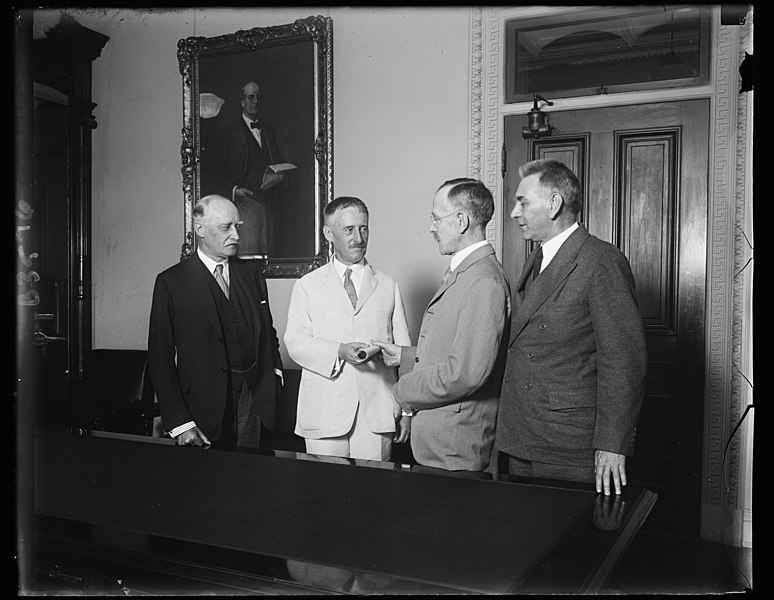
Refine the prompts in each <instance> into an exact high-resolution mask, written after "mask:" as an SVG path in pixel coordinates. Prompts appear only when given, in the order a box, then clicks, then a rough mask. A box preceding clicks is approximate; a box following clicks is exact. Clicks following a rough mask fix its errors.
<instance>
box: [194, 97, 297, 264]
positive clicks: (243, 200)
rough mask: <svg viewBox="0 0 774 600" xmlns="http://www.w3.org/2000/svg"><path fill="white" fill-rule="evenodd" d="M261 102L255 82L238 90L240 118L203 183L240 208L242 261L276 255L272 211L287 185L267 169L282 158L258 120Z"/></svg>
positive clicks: (223, 137)
mask: <svg viewBox="0 0 774 600" xmlns="http://www.w3.org/2000/svg"><path fill="white" fill-rule="evenodd" d="M262 100H263V94H262V92H261V87H260V86H259V85H258V84H257V83H255V82H250V83H248V84H246V85H245V86H244V87H243V88H242V90H241V92H240V94H239V103H240V105H241V107H242V114H241V115H240V118H239V119H237V120H236V121H234V122H233V123H230V124H229V125H227V126H226V127H225V128H224V129H223V131H221V133H220V135H219V136H218V141H217V142H216V144H215V148H214V152H212V155H211V158H210V159H209V161H210V163H211V165H210V167H209V168H211V171H210V172H207V175H206V177H205V178H203V179H204V180H203V182H202V185H203V186H206V187H205V188H204V191H205V192H209V191H213V192H214V193H218V194H220V195H222V196H225V197H227V198H231V199H232V200H233V202H234V204H235V205H236V207H237V209H239V216H240V217H241V218H242V221H243V222H244V227H242V229H241V230H240V235H241V240H240V242H239V255H240V256H242V257H244V256H253V255H267V254H268V255H269V256H273V255H274V254H275V250H276V248H275V243H274V242H275V240H274V222H275V212H276V210H277V205H278V203H279V202H280V198H279V192H280V190H282V189H283V188H284V187H285V185H286V184H287V175H286V174H284V173H273V172H272V171H271V170H267V169H268V167H269V165H273V164H278V163H281V162H282V160H281V157H280V149H279V146H278V144H277V139H276V137H275V135H274V131H273V129H272V127H271V126H270V125H269V124H268V123H267V122H266V121H264V120H262V119H261V118H260V117H261V103H262ZM208 179H209V180H210V181H207V180H208Z"/></svg>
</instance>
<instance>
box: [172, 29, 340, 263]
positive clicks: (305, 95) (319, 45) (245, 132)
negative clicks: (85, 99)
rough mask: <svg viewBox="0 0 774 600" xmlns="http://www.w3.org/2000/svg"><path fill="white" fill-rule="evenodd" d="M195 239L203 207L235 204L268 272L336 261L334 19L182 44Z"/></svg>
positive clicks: (247, 253) (190, 249) (188, 226)
mask: <svg viewBox="0 0 774 600" xmlns="http://www.w3.org/2000/svg"><path fill="white" fill-rule="evenodd" d="M177 56H178V62H179V67H180V74H181V75H182V79H183V121H184V122H183V132H182V133H183V142H182V147H181V158H182V174H183V200H184V213H185V240H184V242H183V246H182V251H181V260H183V259H185V258H187V257H189V256H191V255H192V254H193V253H194V252H195V251H196V239H195V236H194V230H193V208H194V206H195V205H196V203H197V202H198V201H199V200H200V199H201V198H202V197H204V196H206V195H209V194H220V195H222V196H225V197H227V198H229V199H230V200H232V201H234V203H235V204H236V205H237V207H238V208H239V212H240V218H241V219H242V221H243V224H242V226H241V227H240V231H239V235H240V241H239V253H238V256H239V257H240V258H245V259H255V260H259V261H261V262H262V264H263V269H264V273H265V275H266V276H267V277H275V278H294V277H301V276H302V275H304V274H305V273H307V272H309V271H310V270H312V269H314V268H316V267H318V266H320V265H321V264H323V263H325V262H326V261H327V260H328V244H327V241H326V240H325V237H324V236H323V234H322V225H323V224H322V210H323V208H324V207H325V205H326V204H327V203H328V202H330V201H331V200H332V199H333V181H332V174H333V164H332V160H333V83H332V74H333V65H332V60H333V24H332V20H331V19H330V18H329V17H321V16H315V17H308V18H305V19H298V20H297V21H295V22H294V23H290V24H287V25H277V26H271V27H256V28H253V29H249V30H240V31H237V32H235V33H232V34H227V35H221V36H217V37H210V38H205V37H188V38H185V39H182V40H180V41H179V42H178V50H177Z"/></svg>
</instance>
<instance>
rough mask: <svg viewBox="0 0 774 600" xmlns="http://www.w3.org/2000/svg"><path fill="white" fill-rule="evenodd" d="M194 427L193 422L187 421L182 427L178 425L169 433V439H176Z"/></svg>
mask: <svg viewBox="0 0 774 600" xmlns="http://www.w3.org/2000/svg"><path fill="white" fill-rule="evenodd" d="M194 427H196V423H194V422H193V421H188V423H183V424H182V425H178V426H177V427H175V428H174V429H172V430H171V431H169V435H170V437H173V438H176V437H177V436H179V435H180V434H181V433H185V432H186V431H189V430H191V429H193V428H194Z"/></svg>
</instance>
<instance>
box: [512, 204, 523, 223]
mask: <svg viewBox="0 0 774 600" xmlns="http://www.w3.org/2000/svg"><path fill="white" fill-rule="evenodd" d="M520 216H521V203H519V202H516V203H515V204H514V205H513V210H512V211H511V219H516V218H518V217H520Z"/></svg>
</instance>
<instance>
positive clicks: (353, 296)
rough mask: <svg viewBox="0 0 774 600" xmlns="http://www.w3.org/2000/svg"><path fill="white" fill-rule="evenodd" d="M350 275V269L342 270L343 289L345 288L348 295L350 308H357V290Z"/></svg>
mask: <svg viewBox="0 0 774 600" xmlns="http://www.w3.org/2000/svg"><path fill="white" fill-rule="evenodd" d="M350 275H352V269H347V270H346V271H344V289H345V290H347V296H349V301H350V302H352V308H357V292H356V291H355V285H354V284H353V283H352V279H351V278H350Z"/></svg>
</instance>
